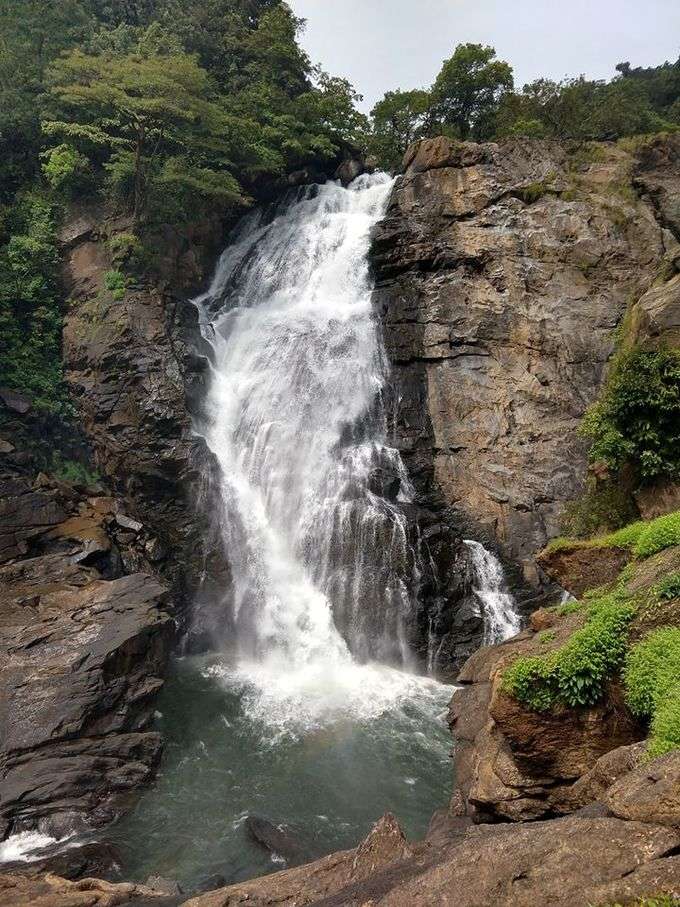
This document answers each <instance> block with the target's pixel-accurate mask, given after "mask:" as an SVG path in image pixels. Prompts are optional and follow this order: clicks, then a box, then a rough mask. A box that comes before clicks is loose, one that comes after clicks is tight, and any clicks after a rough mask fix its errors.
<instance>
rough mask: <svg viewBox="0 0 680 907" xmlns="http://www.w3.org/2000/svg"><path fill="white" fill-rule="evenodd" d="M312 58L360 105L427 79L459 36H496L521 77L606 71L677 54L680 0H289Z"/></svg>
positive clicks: (520, 80) (480, 39) (604, 74)
mask: <svg viewBox="0 0 680 907" xmlns="http://www.w3.org/2000/svg"><path fill="white" fill-rule="evenodd" d="M288 2H289V4H290V6H291V7H292V8H293V10H294V11H295V13H296V15H298V16H301V17H303V18H305V19H307V28H306V30H305V33H304V35H303V37H302V43H303V45H304V47H305V49H306V50H307V52H308V53H309V55H310V56H311V58H312V61H313V62H314V63H321V64H322V66H323V67H324V69H326V70H328V71H329V72H331V73H332V74H333V75H343V76H346V77H347V78H349V79H350V80H351V81H352V82H353V83H354V86H355V88H356V89H357V91H359V92H361V94H363V95H364V103H363V105H362V106H363V108H364V110H366V111H369V110H370V108H371V107H372V106H373V104H374V103H375V101H376V100H377V99H378V98H380V97H382V95H383V94H384V93H385V92H386V91H388V90H390V89H394V88H403V89H407V88H421V87H422V88H425V87H428V86H429V85H430V84H431V83H432V81H433V80H434V77H435V76H436V74H437V72H438V71H439V68H440V66H441V63H442V60H444V59H445V58H446V57H449V56H451V53H452V52H453V49H454V47H455V46H456V44H460V43H464V42H466V41H474V42H476V43H483V44H492V45H493V46H494V47H495V48H496V50H497V52H498V55H499V57H501V58H502V59H505V60H508V61H509V62H510V63H511V64H512V66H513V68H514V70H515V84H516V85H518V86H520V87H521V86H522V85H523V84H525V83H526V82H530V81H531V80H532V79H535V78H538V77H539V76H547V77H550V78H553V79H561V78H564V77H565V76H578V75H580V74H581V73H583V74H584V75H586V76H588V77H590V78H594V79H602V78H609V77H611V76H612V75H613V74H614V67H615V66H616V64H617V63H619V62H620V61H621V60H628V61H630V63H631V64H632V65H639V66H649V65H654V64H657V63H661V62H663V61H664V60H669V59H670V60H676V59H677V58H678V56H679V55H680V0H561V2H559V0H288Z"/></svg>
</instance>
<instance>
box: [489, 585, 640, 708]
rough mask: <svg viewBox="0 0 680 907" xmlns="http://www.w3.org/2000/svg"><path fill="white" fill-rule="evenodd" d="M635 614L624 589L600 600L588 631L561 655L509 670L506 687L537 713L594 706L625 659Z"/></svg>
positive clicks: (518, 664) (525, 660)
mask: <svg viewBox="0 0 680 907" xmlns="http://www.w3.org/2000/svg"><path fill="white" fill-rule="evenodd" d="M635 611H636V608H635V605H634V604H632V603H631V602H630V601H628V600H627V597H626V595H625V593H624V592H622V591H620V590H616V591H614V592H610V593H608V594H606V595H603V596H601V597H600V598H598V599H595V600H594V601H593V602H591V604H590V605H589V608H588V616H587V619H586V624H585V626H584V627H582V629H580V630H577V631H576V633H574V634H573V636H571V638H570V639H569V640H568V641H567V642H566V643H565V645H564V646H562V648H560V649H558V650H557V651H556V652H551V653H550V654H548V655H540V656H530V657H525V658H518V659H517V660H516V661H515V662H513V664H512V665H510V667H509V668H508V669H507V670H506V671H505V674H504V676H503V688H504V689H505V690H506V692H508V693H510V694H511V695H512V696H514V697H515V699H517V700H519V701H520V702H523V703H525V704H526V705H528V706H529V707H530V708H532V709H534V710H535V711H546V710H547V709H549V708H551V707H552V706H554V705H557V704H563V705H567V706H571V707H577V706H589V705H594V704H595V703H596V702H598V700H599V699H600V698H601V696H602V693H603V690H604V685H605V683H606V681H607V680H608V678H609V677H611V676H612V675H613V673H614V671H615V670H616V669H617V668H618V667H619V665H620V664H621V662H622V660H623V658H624V656H625V653H626V636H627V630H628V624H629V623H630V621H631V620H632V618H633V615H634V614H635Z"/></svg>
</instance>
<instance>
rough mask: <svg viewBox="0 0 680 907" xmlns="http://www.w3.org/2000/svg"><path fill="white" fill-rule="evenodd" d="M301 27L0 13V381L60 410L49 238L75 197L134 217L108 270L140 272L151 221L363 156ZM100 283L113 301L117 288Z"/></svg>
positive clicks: (202, 6) (207, 5)
mask: <svg viewBox="0 0 680 907" xmlns="http://www.w3.org/2000/svg"><path fill="white" fill-rule="evenodd" d="M300 27H301V23H300V21H299V20H297V19H296V18H295V17H294V16H293V14H292V13H291V11H290V9H289V8H288V7H287V6H286V4H285V3H282V2H280V0H15V2H12V3H3V4H1V5H0V34H2V42H0V328H1V334H2V340H0V384H3V385H8V386H10V387H14V388H18V389H21V390H24V391H28V392H29V393H31V394H32V395H33V396H34V397H35V400H36V403H37V404H38V405H39V406H42V407H44V408H47V409H52V410H57V411H59V410H63V409H64V407H65V395H64V392H63V388H62V382H61V372H60V364H59V359H60V357H59V346H60V325H61V306H62V301H61V296H60V288H59V281H58V271H59V267H58V264H59V263H58V249H57V235H58V229H59V223H60V219H61V217H62V213H63V209H64V206H65V205H66V204H68V203H69V201H70V200H71V199H73V198H82V197H88V198H98V199H100V200H101V201H102V202H103V203H105V204H106V206H107V207H108V209H109V210H110V211H112V212H114V213H117V214H129V215H130V217H131V220H132V225H131V231H130V233H129V234H128V235H127V241H126V242H127V246H126V248H125V249H120V250H118V252H119V253H120V254H119V258H120V259H121V260H126V261H127V262H129V261H130V260H132V259H133V258H135V257H136V258H137V261H138V262H139V261H142V260H143V257H144V256H143V240H144V237H145V235H148V233H149V231H151V230H153V227H154V225H155V224H157V223H177V222H181V221H182V220H185V219H187V218H188V217H190V216H191V215H192V214H193V213H195V211H196V206H197V204H198V205H199V206H200V207H203V208H208V207H210V208H212V209H213V210H215V211H217V213H219V212H222V211H224V212H228V211H230V210H235V209H236V210H237V209H238V208H240V207H243V206H245V205H247V204H249V203H250V202H251V200H252V198H253V197H257V195H258V193H259V192H261V190H262V187H263V186H265V185H267V184H268V183H270V182H271V181H272V180H275V179H277V178H279V177H281V176H285V175H286V173H289V172H291V171H292V170H294V169H296V168H301V167H304V166H307V165H308V164H315V165H317V166H318V165H320V164H321V165H323V163H324V162H329V164H331V165H332V164H333V162H334V161H336V160H338V159H340V158H341V157H342V154H343V153H344V150H345V149H346V148H347V147H348V145H358V144H360V142H361V140H362V139H361V137H362V136H363V135H364V134H365V132H366V128H367V121H366V118H365V117H363V116H362V115H361V114H359V113H358V112H357V110H356V108H355V101H356V100H357V95H356V94H355V92H354V90H353V89H352V86H351V85H350V84H349V83H348V82H347V81H345V80H344V79H339V78H333V77H331V76H329V75H327V74H325V73H323V72H320V71H319V70H315V69H314V68H313V67H312V65H311V62H310V60H309V59H308V58H307V56H306V54H305V53H304V52H303V51H302V49H301V48H300V46H299V44H298V41H297V36H298V32H299V29H300ZM109 279H110V281H111V282H112V286H111V287H110V289H111V292H112V293H113V295H114V297H116V298H119V297H120V295H121V294H124V278H123V277H122V275H121V274H120V272H119V271H112V272H111V274H110V275H109ZM121 280H123V282H122V283H121ZM113 283H115V286H114V285H113Z"/></svg>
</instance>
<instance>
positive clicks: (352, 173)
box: [335, 159, 366, 186]
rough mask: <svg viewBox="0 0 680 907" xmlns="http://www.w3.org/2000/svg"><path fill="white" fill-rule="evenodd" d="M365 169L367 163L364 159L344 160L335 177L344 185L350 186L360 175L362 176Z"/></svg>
mask: <svg viewBox="0 0 680 907" xmlns="http://www.w3.org/2000/svg"><path fill="white" fill-rule="evenodd" d="M365 170H366V165H365V164H364V162H363V161H360V160H357V159H351V160H347V161H343V162H342V164H340V166H339V167H338V169H337V170H336V171H335V178H336V179H339V180H340V182H341V183H342V185H343V186H349V184H350V183H351V182H352V181H353V180H355V179H356V178H357V177H358V176H361V174H362V173H364V172H365Z"/></svg>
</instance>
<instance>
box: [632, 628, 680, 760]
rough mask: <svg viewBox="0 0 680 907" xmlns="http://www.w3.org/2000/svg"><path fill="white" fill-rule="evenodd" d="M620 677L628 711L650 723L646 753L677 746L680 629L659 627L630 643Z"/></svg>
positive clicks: (679, 742)
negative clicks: (631, 645)
mask: <svg viewBox="0 0 680 907" xmlns="http://www.w3.org/2000/svg"><path fill="white" fill-rule="evenodd" d="M623 677H624V683H625V688H626V701H627V703H628V706H629V707H630V710H631V711H632V712H633V714H634V715H636V716H637V717H638V718H641V719H643V720H647V721H649V722H650V739H649V744H648V752H649V754H650V755H651V756H660V755H661V754H662V753H667V752H668V751H669V750H673V749H678V748H680V628H678V627H661V628H660V629H658V630H654V631H653V632H651V633H649V634H648V635H647V636H646V637H645V638H644V639H643V640H642V641H641V642H639V643H638V644H637V645H635V646H633V648H632V649H631V651H630V652H629V654H628V656H627V658H626V666H625V670H624V674H623Z"/></svg>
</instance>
